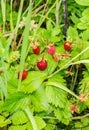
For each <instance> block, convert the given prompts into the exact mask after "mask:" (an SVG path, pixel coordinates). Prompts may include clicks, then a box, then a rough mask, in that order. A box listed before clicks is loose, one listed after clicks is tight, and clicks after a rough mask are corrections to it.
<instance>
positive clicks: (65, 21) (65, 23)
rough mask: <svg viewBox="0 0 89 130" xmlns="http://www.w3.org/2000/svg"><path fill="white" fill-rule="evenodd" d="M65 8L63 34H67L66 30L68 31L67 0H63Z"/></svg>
mask: <svg viewBox="0 0 89 130" xmlns="http://www.w3.org/2000/svg"><path fill="white" fill-rule="evenodd" d="M63 9H64V29H63V34H64V35H65V36H66V31H67V17H68V11H67V0H63Z"/></svg>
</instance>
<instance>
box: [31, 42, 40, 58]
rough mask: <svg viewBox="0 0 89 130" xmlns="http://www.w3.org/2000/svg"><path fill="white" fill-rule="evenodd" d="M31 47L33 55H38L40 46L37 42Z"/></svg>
mask: <svg viewBox="0 0 89 130" xmlns="http://www.w3.org/2000/svg"><path fill="white" fill-rule="evenodd" d="M31 47H32V51H33V53H34V54H36V55H38V54H39V53H40V46H39V45H38V42H37V41H35V42H34V43H32V44H31Z"/></svg>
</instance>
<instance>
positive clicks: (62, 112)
mask: <svg viewBox="0 0 89 130" xmlns="http://www.w3.org/2000/svg"><path fill="white" fill-rule="evenodd" d="M53 109H54V114H55V116H56V118H57V119H58V120H59V121H61V122H62V123H64V124H66V125H68V124H69V122H70V121H71V117H72V115H71V111H70V107H69V103H68V102H66V103H65V108H59V107H57V108H53Z"/></svg>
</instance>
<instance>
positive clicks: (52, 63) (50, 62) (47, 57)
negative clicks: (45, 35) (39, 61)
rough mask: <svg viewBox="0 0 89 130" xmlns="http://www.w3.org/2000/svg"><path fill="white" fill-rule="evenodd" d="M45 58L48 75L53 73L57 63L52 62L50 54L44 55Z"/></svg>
mask: <svg viewBox="0 0 89 130" xmlns="http://www.w3.org/2000/svg"><path fill="white" fill-rule="evenodd" d="M45 58H46V59H47V63H48V67H47V69H46V71H47V73H48V75H49V74H51V73H52V72H54V70H55V69H56V67H57V65H58V63H57V62H55V61H54V59H53V57H52V56H51V55H50V54H45Z"/></svg>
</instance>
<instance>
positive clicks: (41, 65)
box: [37, 59, 47, 70]
mask: <svg viewBox="0 0 89 130" xmlns="http://www.w3.org/2000/svg"><path fill="white" fill-rule="evenodd" d="M37 67H38V68H39V70H45V69H46V68H47V61H46V60H44V59H41V60H40V61H38V62H37Z"/></svg>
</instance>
